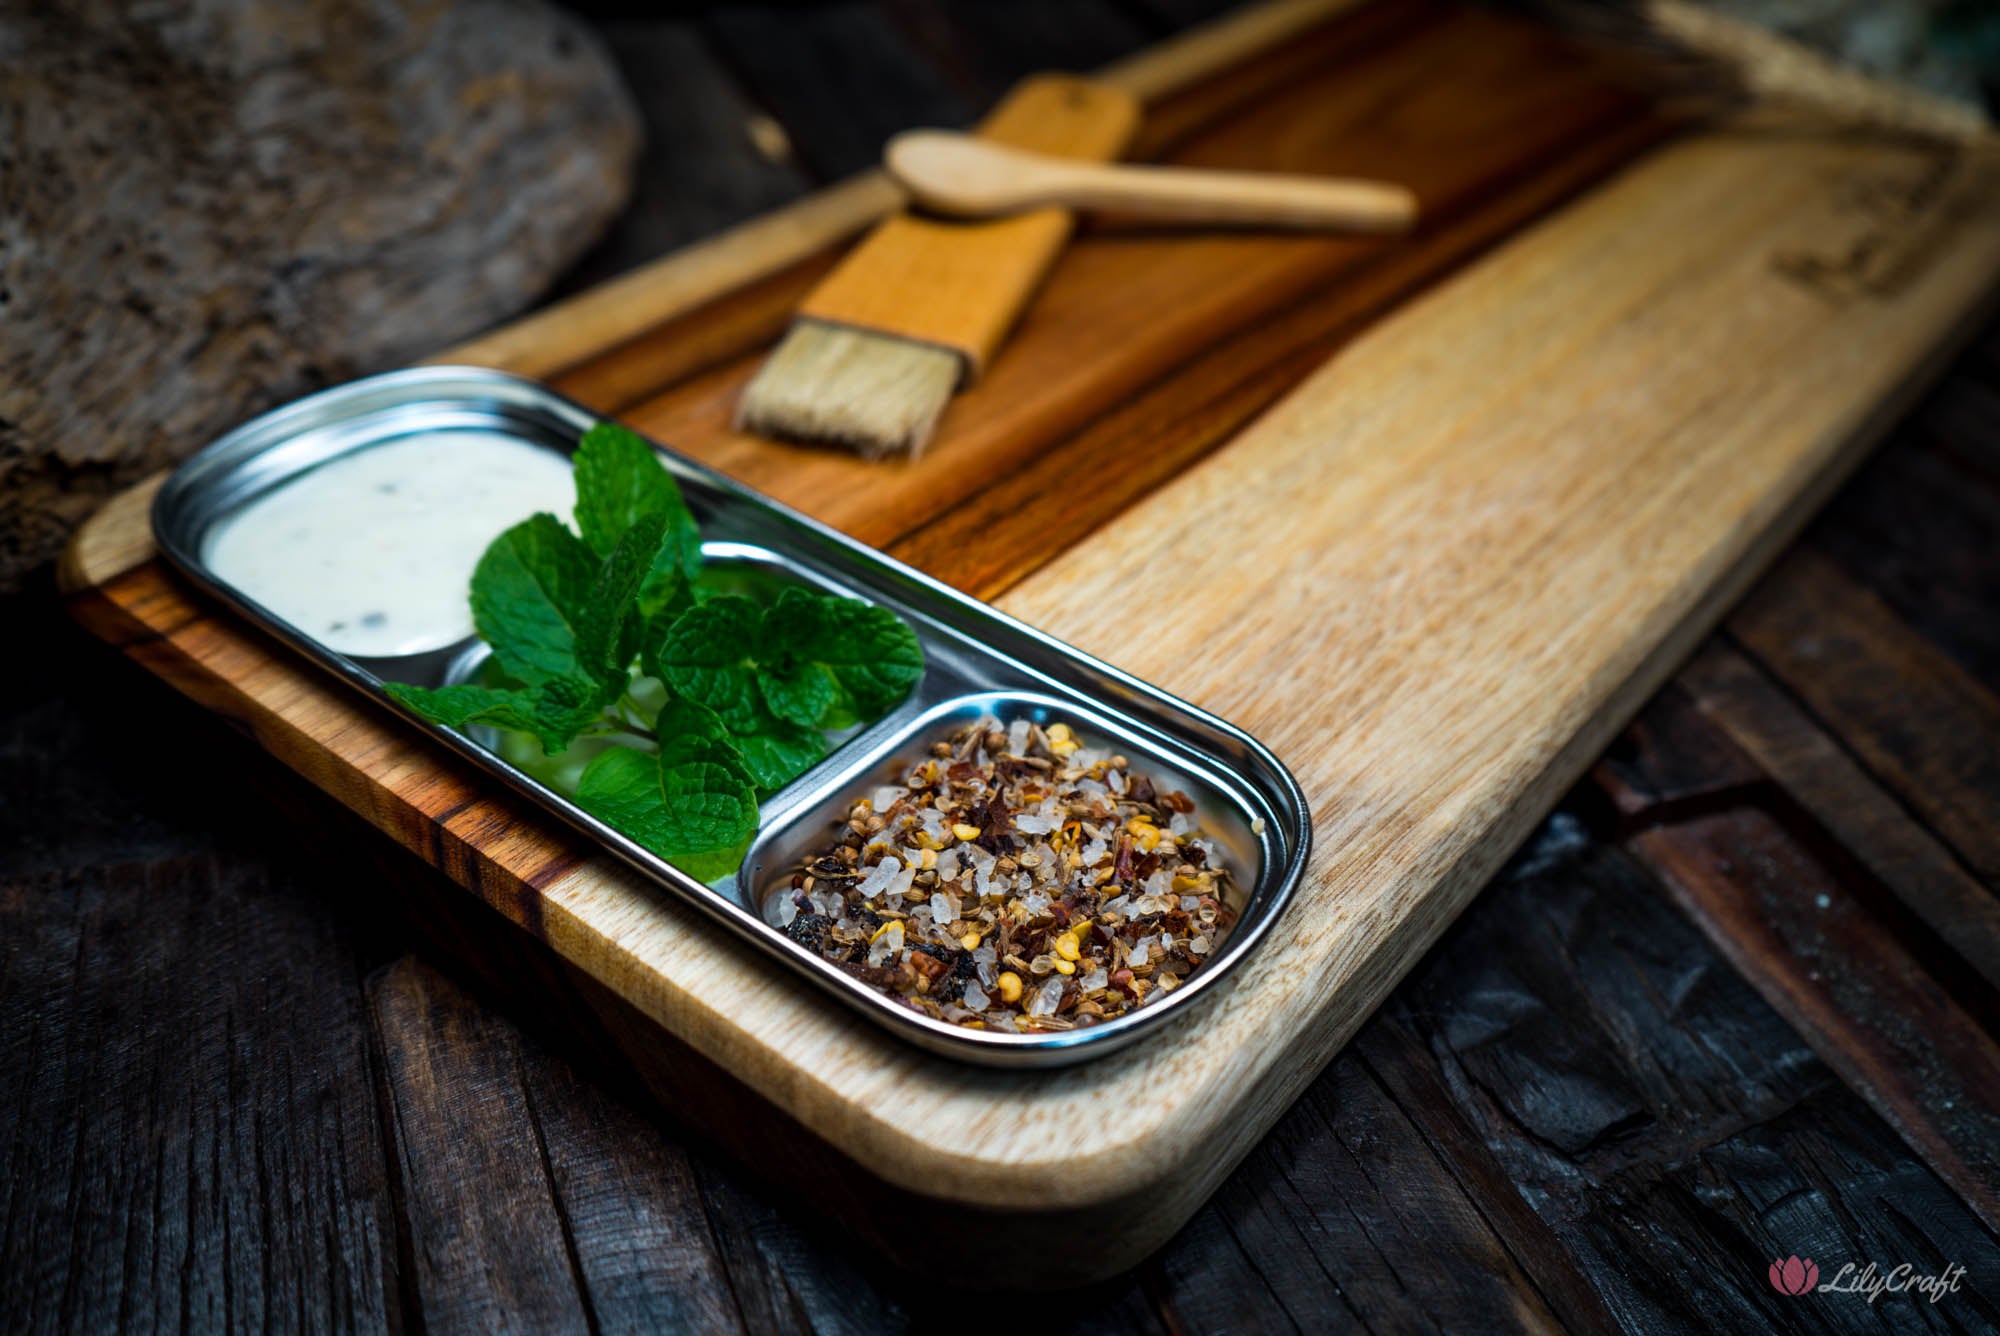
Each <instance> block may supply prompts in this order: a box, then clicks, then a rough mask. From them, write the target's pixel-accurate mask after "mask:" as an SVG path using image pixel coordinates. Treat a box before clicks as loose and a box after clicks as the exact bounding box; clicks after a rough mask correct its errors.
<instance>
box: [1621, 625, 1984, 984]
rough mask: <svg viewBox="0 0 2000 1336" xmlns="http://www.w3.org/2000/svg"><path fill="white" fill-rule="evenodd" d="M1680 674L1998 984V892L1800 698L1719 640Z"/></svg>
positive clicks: (1716, 722) (1827, 824) (1792, 795)
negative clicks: (1813, 715)
mask: <svg viewBox="0 0 2000 1336" xmlns="http://www.w3.org/2000/svg"><path fill="white" fill-rule="evenodd" d="M1676 681H1677V683H1678V687H1677V688H1676V689H1678V690H1684V691H1686V692H1687V693H1689V694H1690V695H1691V696H1692V697H1693V699H1694V702H1695V705H1696V707H1697V708H1698V709H1699V711H1700V713H1701V716H1702V718H1703V719H1704V720H1706V721H1707V722H1708V723H1709V724H1710V725H1712V726H1713V727H1714V728H1716V729H1718V730H1720V731H1721V732H1723V733H1726V734H1727V735H1728V736H1729V737H1730V738H1731V739H1732V740H1733V741H1734V742H1735V743H1736V744H1737V745H1739V746H1740V747H1742V748H1743V749H1744V751H1746V752H1747V753H1748V754H1749V755H1750V756H1752V757H1754V758H1755V760H1756V763H1757V764H1758V765H1759V766H1760V767H1762V769H1763V770H1764V771H1765V772H1768V774H1769V775H1770V777H1771V779H1772V780H1773V781H1774V782H1775V783H1776V784H1777V785H1778V786H1780V787H1781V788H1782V790H1783V796H1784V800H1785V801H1787V802H1790V803H1795V804H1797V805H1798V806H1799V807H1800V808H1802V809H1803V810H1804V812H1805V813H1806V814H1807V815H1808V816H1810V817H1811V818H1812V820H1813V821H1815V822H1816V823H1817V824H1818V825H1819V827H1820V828H1821V829H1822V830H1824V831H1825V832H1826V833H1827V834H1828V835H1829V836H1831V837H1832V838H1833V839H1834V840H1835V841H1836V842H1838V843H1839V844H1840V845H1841V847H1842V848H1844V849H1845V850H1846V851H1847V852H1848V853H1850V854H1852V855H1853V856H1854V858H1855V859H1856V860H1858V861H1859V862H1860V863H1861V865H1862V866H1863V867H1865V868H1866V869H1867V870H1868V871H1869V872H1870V873H1872V874H1873V875H1874V876H1875V878H1876V880H1878V881H1879V882H1880V883H1881V884H1882V886H1883V888H1884V889H1885V890H1886V891H1887V892H1888V893H1889V894H1892V895H1894V896H1895V897H1896V898H1897V899H1899V900H1901V901H1902V902H1903V903H1904V904H1905V905H1907V906H1909V908H1910V909H1911V910H1912V911H1913V912H1914V913H1915V914H1916V915H1917V916H1918V917H1919V918H1921V919H1922V920H1923V921H1924V923H1925V924H1926V925H1927V926H1928V927H1929V928H1930V929H1931V931H1933V932H1935V933H1936V934H1937V935H1938V936H1939V937H1940V938H1941V939H1943V941H1944V942H1945V943H1946V944H1947V945H1948V946H1950V947H1951V948H1952V949H1953V950H1955V951H1957V952H1958V954H1959V955H1961V956H1963V957H1964V958H1965V960H1966V961H1967V962H1968V963H1969V964H1970V965H1971V966H1972V967H1973V968H1974V969H1975V970H1977V971H1978V972H1979V973H1980V974H1981V975H1982V976H1983V977H1984V978H1985V979H1986V981H1987V983H1989V984H1991V985H1994V986H1996V987H2000V898H1996V897H1995V896H1994V894H1993V893H1992V892H1991V891H1989V890H1988V889H1987V888H1986V887H1984V886H1982V885H1980V884H1979V882H1978V880H1977V879H1975V878H1974V877H1973V876H1972V874H1971V873H1970V872H1968V871H1967V870H1966V869H1965V867H1964V865H1963V864H1961V863H1960V862H1959V861H1958V860H1957V859H1956V858H1954V857H1953V856H1952V853H1951V851H1950V850H1949V849H1947V848H1945V847H1944V845H1943V844H1941V843H1939V841H1938V839H1937V837H1936V836H1934V835H1932V834H1931V833H1930V832H1929V831H1928V830H1926V829H1925V828H1924V827H1923V825H1922V824H1921V823H1919V822H1918V821H1916V820H1915V819H1914V818H1912V817H1911V816H1910V814H1909V813H1908V812H1907V811H1905V810H1904V808H1903V806H1902V805H1901V804H1900V803H1898V802H1897V801H1896V799H1894V798H1892V797H1891V796H1890V795H1889V794H1888V793H1886V792H1884V791H1883V789H1882V788H1881V786H1879V785H1878V784H1876V783H1875V782H1874V781H1873V780H1872V779H1870V778H1869V776H1868V774H1867V772H1866V771H1864V770H1863V769H1862V768H1861V766H1860V765H1859V764H1858V763H1857V762H1856V761H1855V759H1854V758H1853V756H1851V755H1850V754H1849V753H1848V752H1847V751H1846V750H1845V749H1844V748H1842V747H1841V745H1840V744H1839V743H1838V742H1836V741H1835V740H1834V739H1833V738H1832V737H1830V736H1828V735H1827V734H1826V733H1824V732H1822V731H1821V730H1820V729H1819V728H1817V727H1816V726H1815V725H1814V724H1813V722H1812V720H1811V719H1809V718H1808V717H1807V716H1806V713H1805V711H1804V710H1803V709H1801V708H1800V706H1799V704H1798V702H1797V701H1795V700H1794V699H1793V698H1792V697H1790V696H1789V695H1787V694H1786V693H1785V692H1784V691H1783V690H1781V689H1780V688H1779V687H1778V685H1777V684H1776V683H1774V682H1773V681H1772V680H1771V679H1770V678H1769V677H1768V676H1767V675H1766V674H1765V673H1764V671H1763V670H1762V669H1760V668H1759V667H1758V666H1757V665H1756V664H1755V663H1752V662H1751V661H1750V660H1749V659H1748V658H1746V657H1745V656H1744V655H1743V654H1741V653H1740V652H1738V651H1737V650H1735V649H1732V648H1730V647H1729V646H1728V645H1727V644H1724V643H1722V642H1720V641H1716V642H1711V643H1710V644H1709V645H1708V646H1706V647H1705V648H1704V649H1703V650H1702V652H1701V653H1700V654H1698V655H1696V656H1695V658H1694V659H1693V661H1692V662H1690V663H1689V664H1688V665H1687V666H1686V667H1684V668H1682V669H1681V671H1680V674H1679V676H1678V677H1677V679H1676ZM1683 731H1685V730H1683ZM1602 773H1603V767H1602V766H1600V767H1599V774H1600V776H1601V775H1602ZM1926 963H1927V964H1929V965H1931V966H1933V967H1935V966H1936V965H1937V964H1938V963H1939V962H1936V961H1933V960H1927V961H1926Z"/></svg>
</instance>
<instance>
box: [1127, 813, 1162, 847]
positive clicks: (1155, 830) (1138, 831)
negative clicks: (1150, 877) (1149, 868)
mask: <svg viewBox="0 0 2000 1336" xmlns="http://www.w3.org/2000/svg"><path fill="white" fill-rule="evenodd" d="M1130 829H1131V831H1132V843H1134V844H1136V845H1138V846H1139V852H1140V853H1143V854H1149V853H1151V852H1153V847H1154V846H1155V845H1157V844H1158V843H1159V842H1160V831H1159V827H1157V826H1149V825H1146V824H1145V823H1143V822H1139V821H1135V822H1133V823H1132V825H1131V827H1130Z"/></svg>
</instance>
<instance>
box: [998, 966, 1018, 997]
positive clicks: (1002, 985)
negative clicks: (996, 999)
mask: <svg viewBox="0 0 2000 1336" xmlns="http://www.w3.org/2000/svg"><path fill="white" fill-rule="evenodd" d="M995 986H996V987H998V988H999V989H1000V1000H1001V1001H1002V1002H1019V1001H1020V1000H1021V976H1020V975H1018V974H1016V973H1014V971H1012V970H1005V971H1003V972H1002V973H1001V975H1000V978H999V981H998V982H997V984H996V985H995Z"/></svg>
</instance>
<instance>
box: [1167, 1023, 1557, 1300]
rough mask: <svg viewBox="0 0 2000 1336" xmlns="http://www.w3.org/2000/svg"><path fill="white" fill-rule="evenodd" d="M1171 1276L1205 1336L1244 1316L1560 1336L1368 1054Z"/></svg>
mask: <svg viewBox="0 0 2000 1336" xmlns="http://www.w3.org/2000/svg"><path fill="white" fill-rule="evenodd" d="M1440 1255H1448V1256H1450V1257H1451V1258H1452V1259H1453V1261H1452V1265H1451V1266H1450V1267H1449V1268H1440V1267H1439V1266H1438V1265H1437V1258H1438V1256H1440ZM1246 1268H1248V1269H1249V1271H1250V1273H1251V1274H1252V1275H1254V1277H1255V1284H1254V1285H1253V1286H1246V1285H1245V1280H1246V1275H1245V1271H1246ZM1157 1269H1158V1271H1159V1272H1160V1274H1161V1276H1162V1278H1163V1279H1162V1284H1161V1287H1160V1298H1161V1301H1162V1303H1163V1305H1164V1307H1165V1309H1166V1311H1167V1312H1168V1313H1170V1314H1173V1315H1174V1316H1175V1317H1176V1318H1177V1319H1178V1320H1179V1321H1181V1322H1187V1323H1192V1325H1194V1326H1195V1327H1196V1328H1197V1329H1228V1330H1234V1329H1236V1327H1235V1325H1233V1324H1232V1323H1231V1321H1230V1320H1229V1319H1230V1317H1231V1312H1232V1310H1234V1313H1235V1315H1236V1316H1237V1317H1238V1318H1241V1317H1244V1316H1249V1315H1250V1314H1257V1315H1259V1317H1260V1321H1259V1325H1265V1324H1266V1323H1267V1322H1271V1321H1274V1320H1275V1319H1276V1317H1277V1316H1278V1315H1280V1314H1282V1316H1283V1317H1284V1319H1286V1320H1287V1321H1288V1322H1289V1323H1290V1324H1291V1325H1292V1326H1293V1327H1294V1328H1296V1329H1297V1330H1300V1331H1307V1332H1315V1331H1325V1330H1328V1329H1329V1328H1331V1327H1335V1326H1345V1325H1351V1324H1359V1325H1363V1326H1366V1327H1368V1328H1370V1329H1373V1330H1384V1331H1438V1332H1459V1331H1470V1330H1475V1329H1479V1330H1490V1331H1499V1330H1532V1331H1541V1330H1553V1329H1554V1328H1555V1327H1556V1319H1555V1316H1554V1314H1553V1313H1552V1312H1551V1311H1550V1310H1549V1307H1548V1305H1547V1304H1546V1303H1545V1302H1544V1301H1543V1299H1542V1297H1541V1295H1540V1294H1538V1293H1537V1292H1536V1289H1535V1287H1534V1285H1533V1283H1532V1282H1530V1281H1529V1280H1528V1278H1527V1277H1526V1276H1525V1275H1524V1274H1523V1273H1522V1271H1521V1269H1520V1267H1519V1266H1518V1265H1517V1264H1516V1262H1515V1260H1514V1258H1513V1257H1512V1256H1511V1255H1510V1253H1509V1252H1508V1250H1507V1246H1506V1244H1505V1243H1504V1241H1503V1240H1502V1239H1501V1238H1500V1237H1499V1236H1498V1235H1497V1234H1496V1233H1495V1232H1494V1230H1493V1227H1492V1226H1491V1224H1490V1223H1489V1222H1488V1221H1487V1220H1486V1219H1485V1218H1484V1217H1483V1216H1482V1214H1481V1212H1480V1209H1479V1208H1478V1206H1477V1205H1476V1204H1475V1203H1474V1202H1473V1201H1472V1200H1471V1199H1470V1198H1469V1197H1468V1196H1467V1194H1466V1193H1465V1191H1464V1190H1463V1188H1462V1187H1461V1186H1460V1185H1459V1183H1458V1182H1456V1181H1455V1180H1454V1178H1453V1177H1452V1175H1451V1173H1450V1172H1449V1171H1448V1170H1447V1169H1446V1168H1445V1166H1444V1165H1443V1164H1441V1163H1440V1161H1439V1159H1438V1157H1437V1155H1436V1153H1435V1152H1434V1151H1433V1149H1432V1148H1431V1147H1430V1146H1429V1145H1428V1144H1426V1141H1425V1137H1424V1134H1423V1132H1422V1130H1421V1129H1420V1128H1419V1127H1418V1126H1417V1125H1416V1124H1415V1123H1414V1122H1413V1121H1412V1120H1411V1118H1410V1116H1409V1114H1408V1113H1407V1112H1406V1111H1405V1110H1404V1109H1403V1108H1401V1107H1399V1106H1398V1104H1397V1102H1396V1101H1395V1100H1394V1099H1393V1098H1392V1097H1391V1096H1390V1094H1389V1093H1388V1092H1387V1091H1385V1090H1384V1089H1383V1087H1382V1085H1381V1083H1380V1082H1379V1080H1378V1079H1377V1078H1376V1075H1375V1074H1374V1073H1373V1072H1372V1071H1371V1070H1369V1068H1368V1065H1367V1063H1366V1062H1365V1061H1363V1060H1362V1059H1361V1058H1359V1057H1358V1056H1357V1055H1354V1054H1348V1055H1345V1056H1343V1057H1342V1058H1341V1059H1340V1060H1339V1061H1336V1062H1335V1063H1334V1065H1333V1067H1332V1068H1331V1069H1330V1070H1329V1071H1328V1072H1327V1073H1326V1075H1324V1076H1322V1077H1321V1078H1320V1079H1319V1081H1317V1082H1316V1083H1314V1085H1313V1086H1312V1087H1311V1089H1310V1090H1308V1091H1307V1093H1306V1095H1305V1096H1304V1097H1303V1098H1302V1099H1300V1100H1299V1102H1298V1103H1297V1104H1295V1105H1293V1106H1292V1109H1291V1111H1290V1112H1288V1113H1287V1114H1286V1115H1285V1117H1284V1118H1283V1119H1282V1120H1281V1121H1280V1122H1279V1123H1278V1125H1277V1127H1276V1128H1274V1129H1273V1130H1272V1132H1271V1135H1270V1136H1269V1137H1267V1138H1266V1139H1265V1140H1264V1141H1263V1142H1262V1143H1261V1144H1259V1145H1258V1147H1257V1148H1256V1150H1254V1151H1252V1152H1251V1154H1250V1156H1249V1158H1248V1159H1247V1160H1246V1161H1245V1162H1244V1164H1243V1166H1242V1167H1241V1168H1239V1169H1238V1170H1237V1172H1236V1173H1235V1175H1234V1176H1233V1177H1231V1178H1230V1180H1229V1181H1228V1182H1227V1183H1225V1184H1224V1185H1223V1187H1222V1189H1221V1191H1220V1192H1218V1193H1217V1194H1216V1196H1215V1199H1214V1200H1213V1201H1212V1202H1211V1203H1210V1204H1209V1205H1208V1206H1207V1207H1206V1208H1204V1209H1203V1211H1202V1213H1201V1215H1200V1217H1198V1218H1197V1220H1196V1221H1195V1223H1194V1224H1192V1225H1190V1227H1189V1229H1188V1231H1187V1232H1186V1233H1184V1234H1183V1235H1182V1236H1181V1238H1179V1239H1177V1240H1176V1241H1175V1242H1174V1244H1173V1245H1171V1246H1170V1247H1169V1248H1168V1249H1167V1250H1166V1252H1165V1253H1164V1254H1162V1256H1161V1257H1160V1259H1159V1262H1158V1264H1157ZM1246 1290H1247V1293H1248V1295H1250V1296H1254V1301H1253V1302H1252V1303H1250V1304H1248V1305H1246V1304H1245V1298H1246ZM1246 1308H1247V1311H1246Z"/></svg>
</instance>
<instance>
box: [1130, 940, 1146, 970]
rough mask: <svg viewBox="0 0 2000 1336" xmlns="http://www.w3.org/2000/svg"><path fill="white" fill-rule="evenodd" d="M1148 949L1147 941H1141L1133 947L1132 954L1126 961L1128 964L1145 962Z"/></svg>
mask: <svg viewBox="0 0 2000 1336" xmlns="http://www.w3.org/2000/svg"><path fill="white" fill-rule="evenodd" d="M1146 950H1147V947H1146V943H1145V942H1141V943H1139V944H1138V945H1137V946H1135V947H1133V948H1132V954H1131V956H1129V957H1128V958H1127V959H1126V961H1125V963H1126V964H1128V965H1143V964H1145V963H1146Z"/></svg>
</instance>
